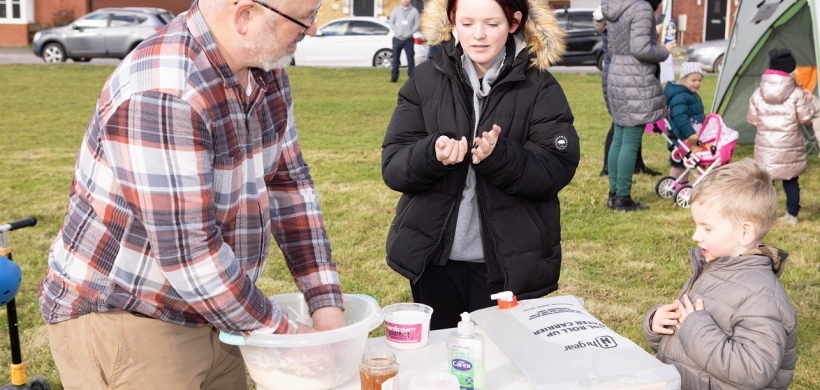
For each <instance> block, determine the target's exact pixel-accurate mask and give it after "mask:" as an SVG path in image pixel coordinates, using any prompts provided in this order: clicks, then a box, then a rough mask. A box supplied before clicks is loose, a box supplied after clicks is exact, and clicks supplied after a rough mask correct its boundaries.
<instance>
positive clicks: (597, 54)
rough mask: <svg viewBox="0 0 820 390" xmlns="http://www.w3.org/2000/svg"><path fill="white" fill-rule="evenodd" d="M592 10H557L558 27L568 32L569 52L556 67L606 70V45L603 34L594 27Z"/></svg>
mask: <svg viewBox="0 0 820 390" xmlns="http://www.w3.org/2000/svg"><path fill="white" fill-rule="evenodd" d="M593 11H595V10H594V9H592V8H563V9H557V10H555V16H556V17H557V18H558V25H559V26H560V27H561V28H562V29H564V31H566V32H567V38H566V43H567V52H566V54H564V58H562V59H561V62H560V63H558V64H556V65H564V66H575V65H595V66H597V67H598V69H603V68H604V44H603V37H602V36H601V33H599V32H598V31H595V27H593V25H592V12H593Z"/></svg>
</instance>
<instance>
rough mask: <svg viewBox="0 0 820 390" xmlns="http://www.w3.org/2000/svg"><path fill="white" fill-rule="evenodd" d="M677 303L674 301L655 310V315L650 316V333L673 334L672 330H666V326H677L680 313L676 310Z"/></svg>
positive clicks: (678, 304) (678, 303)
mask: <svg viewBox="0 0 820 390" xmlns="http://www.w3.org/2000/svg"><path fill="white" fill-rule="evenodd" d="M679 306H680V302H679V301H675V302H673V303H670V304H668V305H663V306H661V307H659V308H658V310H655V315H654V316H652V324H651V326H652V333H655V334H673V333H675V330H674V329H670V328H667V326H679V325H680V322H679V320H678V319H679V318H680V313H678V308H679Z"/></svg>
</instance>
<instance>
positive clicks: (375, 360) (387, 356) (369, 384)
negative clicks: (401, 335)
mask: <svg viewBox="0 0 820 390" xmlns="http://www.w3.org/2000/svg"><path fill="white" fill-rule="evenodd" d="M359 379H360V381H361V384H362V390H399V363H396V355H394V354H393V352H389V351H367V352H365V354H364V356H363V357H362V364H361V365H360V366H359Z"/></svg>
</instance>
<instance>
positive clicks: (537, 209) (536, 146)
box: [382, 0, 580, 299]
mask: <svg viewBox="0 0 820 390" xmlns="http://www.w3.org/2000/svg"><path fill="white" fill-rule="evenodd" d="M437 2H438V1H435V0H434V1H431V2H429V3H428V5H426V6H425V7H426V9H425V13H428V12H430V8H431V5H430V4H431V3H437ZM433 6H435V5H433ZM444 15H445V16H444V18H445V19H444V20H446V13H445V14H444ZM536 15H537V14H536ZM549 15H550V16H551V15H552V14H551V11H550V12H549ZM428 16H429V14H428ZM532 18H533V17H532V16H531V17H530V21H532ZM553 20H554V19H553ZM424 25H425V21H424V17H423V19H422V26H424ZM553 25H554V23H552V24H549V23H547V24H546V26H545V28H543V29H542V30H543V31H549V30H548V29H549V28H552V26H553ZM554 28H555V29H558V27H557V25H554ZM439 31H440V30H439ZM525 31H526V30H525ZM556 34H559V35H558V37H559V39H560V38H561V37H562V33H561V32H560V30H558V32H556ZM445 35H446V34H445ZM426 36H427V38H428V41H430V40H431V39H430V38H431V37H430V36H429V35H427V34H426ZM434 41H435V39H434ZM440 42H441V41H440V40H439V41H436V42H434V43H440ZM523 45H524V42H522V41H521V38H519V39H518V45H516V40H515V39H513V38H512V37H511V38H510V39H509V40H508V42H507V49H506V50H507V57H506V59H505V63H504V66H503V69H502V71H501V73H500V74H499V77H498V79H497V80H496V82H495V83H494V85H493V88H492V91H491V92H490V95H489V96H488V97H487V101H486V103H485V106H484V110H483V111H482V114H481V117H480V118H479V119H478V133H479V134H481V132H484V131H490V130H491V129H492V126H493V125H494V124H497V125H498V126H499V127H501V133H500V136H499V137H500V138H499V140H498V143H497V144H496V147H495V149H494V150H493V153H492V154H491V155H490V156H489V157H487V158H486V159H485V160H484V161H482V162H481V163H480V164H478V165H473V168H474V169H475V172H476V180H477V184H476V187H477V190H476V195H477V197H478V205H479V209H480V220H481V232H482V242H483V249H484V254H485V261H486V264H487V280H488V281H491V282H498V281H504V283H505V289H506V290H511V291H513V293H515V294H516V295H518V297H519V298H522V299H523V298H532V297H540V296H543V295H545V294H548V293H550V292H552V291H554V290H555V289H557V287H558V285H557V282H558V276H559V271H560V267H561V246H560V241H561V224H560V206H559V201H558V192H559V191H560V190H561V189H562V188H564V187H565V186H566V185H567V184H568V183H569V182H570V180H572V177H573V176H574V175H575V170H576V167H577V166H578V161H579V159H580V151H579V142H578V135H577V133H576V132H575V128H574V127H573V121H574V118H573V116H572V112H571V111H570V108H569V105H568V103H567V100H566V97H565V95H564V92H563V90H562V89H561V86H560V85H558V82H557V81H556V80H555V78H554V77H553V76H552V75H551V74H550V73H549V72H547V71H546V70H540V69H539V63H538V62H539V59H538V58H539V57H540V58H547V57H545V56H532V57H530V56H528V54H527V50H524V49H523ZM547 46H548V45H547ZM443 47H444V50H443V52H442V53H439V54H437V55H436V56H434V57H433V58H432V59H431V60H430V61H428V62H425V63H422V64H421V65H419V66H417V67H416V69H415V71H414V73H413V76H412V77H411V78H410V79H409V80H408V81H407V83H406V84H405V85H404V86H403V87H402V88H401V90H400V92H399V99H398V106H397V107H396V109H395V111H394V112H393V117H392V118H391V120H390V124H389V126H388V129H387V134H386V135H385V139H384V143H383V145H382V146H383V151H382V176H383V178H384V181H385V183H386V184H387V185H388V186H389V187H390V188H392V189H394V190H396V191H399V192H402V193H403V195H402V197H401V199H400V200H399V203H398V206H397V207H396V217H395V218H394V220H393V223H392V224H391V226H390V230H389V232H388V236H387V263H388V264H389V265H390V267H392V268H393V269H394V270H395V271H396V272H398V273H400V274H402V275H404V276H405V277H407V278H409V279H410V280H411V281H412V282H414V283H415V281H416V280H417V279H418V278H419V276H420V275H421V274H422V273H423V272H424V269H425V267H426V266H427V265H429V264H443V263H444V262H446V261H447V259H448V255H449V253H450V249H451V247H452V243H453V236H454V232H455V226H456V216H457V215H458V207H459V203H460V198H461V194H462V191H463V189H464V186H465V181H466V177H467V172H468V166H469V165H468V164H471V158H470V156H469V155H468V156H467V157H465V159H464V162H462V163H460V164H455V165H450V166H445V165H443V164H442V163H441V162H439V161H437V160H436V155H435V150H434V143H435V141H436V139H437V138H438V137H439V136H440V135H447V136H449V137H451V138H456V139H460V138H461V137H462V136H465V137H467V139H468V141H469V142H470V143H472V129H473V124H474V123H475V122H474V121H475V118H473V117H474V114H473V107H472V95H473V92H472V90H471V88H470V87H469V84H468V83H467V81H466V76H464V75H463V74H462V68H461V58H460V56H461V55H462V50H461V47H460V46H459V45H458V44H456V43H454V42H453V40H446V41H444V45H443ZM561 48H563V46H562V44H561ZM542 54H543V53H542ZM531 64H532V65H535V66H530V65H531ZM540 65H548V64H544V63H541V64H540ZM544 68H545V67H544Z"/></svg>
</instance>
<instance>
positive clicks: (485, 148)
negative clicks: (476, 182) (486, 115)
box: [473, 125, 501, 164]
mask: <svg viewBox="0 0 820 390" xmlns="http://www.w3.org/2000/svg"><path fill="white" fill-rule="evenodd" d="M499 133H501V128H500V127H498V125H493V129H492V131H490V132H489V133H488V132H486V131H485V132H484V133H482V134H481V138H478V137H476V139H475V145H476V147H475V149H473V164H478V163H480V162H482V161H484V159H485V158H487V157H489V156H490V154H492V153H493V150H495V144H496V143H498V134H499Z"/></svg>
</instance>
